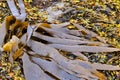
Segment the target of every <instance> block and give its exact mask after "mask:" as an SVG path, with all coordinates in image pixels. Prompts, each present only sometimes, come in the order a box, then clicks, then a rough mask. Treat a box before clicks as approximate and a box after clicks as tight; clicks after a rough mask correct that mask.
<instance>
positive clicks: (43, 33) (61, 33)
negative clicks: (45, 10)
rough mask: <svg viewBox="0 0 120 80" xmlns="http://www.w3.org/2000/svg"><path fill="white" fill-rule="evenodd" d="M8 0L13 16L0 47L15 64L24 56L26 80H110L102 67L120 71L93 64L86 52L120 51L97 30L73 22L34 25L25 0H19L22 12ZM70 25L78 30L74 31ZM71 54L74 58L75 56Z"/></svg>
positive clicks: (3, 29) (0, 30) (2, 31)
mask: <svg viewBox="0 0 120 80" xmlns="http://www.w3.org/2000/svg"><path fill="white" fill-rule="evenodd" d="M7 2H8V5H9V7H10V9H11V12H12V16H7V17H6V18H5V20H4V22H3V23H2V26H1V27H0V39H1V41H0V46H1V48H0V50H1V52H2V54H4V53H9V60H10V62H11V64H12V63H13V62H14V61H15V60H16V59H17V58H20V59H22V63H23V65H22V68H23V72H24V76H25V79H26V80H86V79H87V80H107V78H106V77H105V75H104V74H102V73H101V72H99V71H98V70H120V67H119V66H113V65H108V64H101V63H91V62H89V61H88V58H87V57H86V56H85V55H84V53H83V52H87V53H89V52H90V53H93V54H95V53H98V52H114V51H120V49H117V48H113V47H109V45H108V44H106V43H105V40H104V39H102V38H101V37H99V36H98V35H97V34H96V33H94V32H92V31H90V30H87V29H85V28H84V27H82V26H81V25H79V24H75V23H69V22H65V23H60V24H53V23H51V24H48V23H38V24H34V25H30V23H29V22H26V21H25V16H26V13H25V7H24V4H23V1H22V0H18V3H19V8H20V13H19V11H18V9H17V8H16V6H15V3H14V0H7ZM13 6H14V7H13ZM68 25H73V26H75V28H76V30H70V29H69V28H68V27H67V26H68ZM85 37H89V38H92V37H94V38H96V39H97V41H90V40H89V39H86V38H85ZM3 52H4V53H3ZM67 54H71V55H72V56H71V57H73V56H74V57H73V58H72V59H71V58H69V57H68V56H66V55H67Z"/></svg>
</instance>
